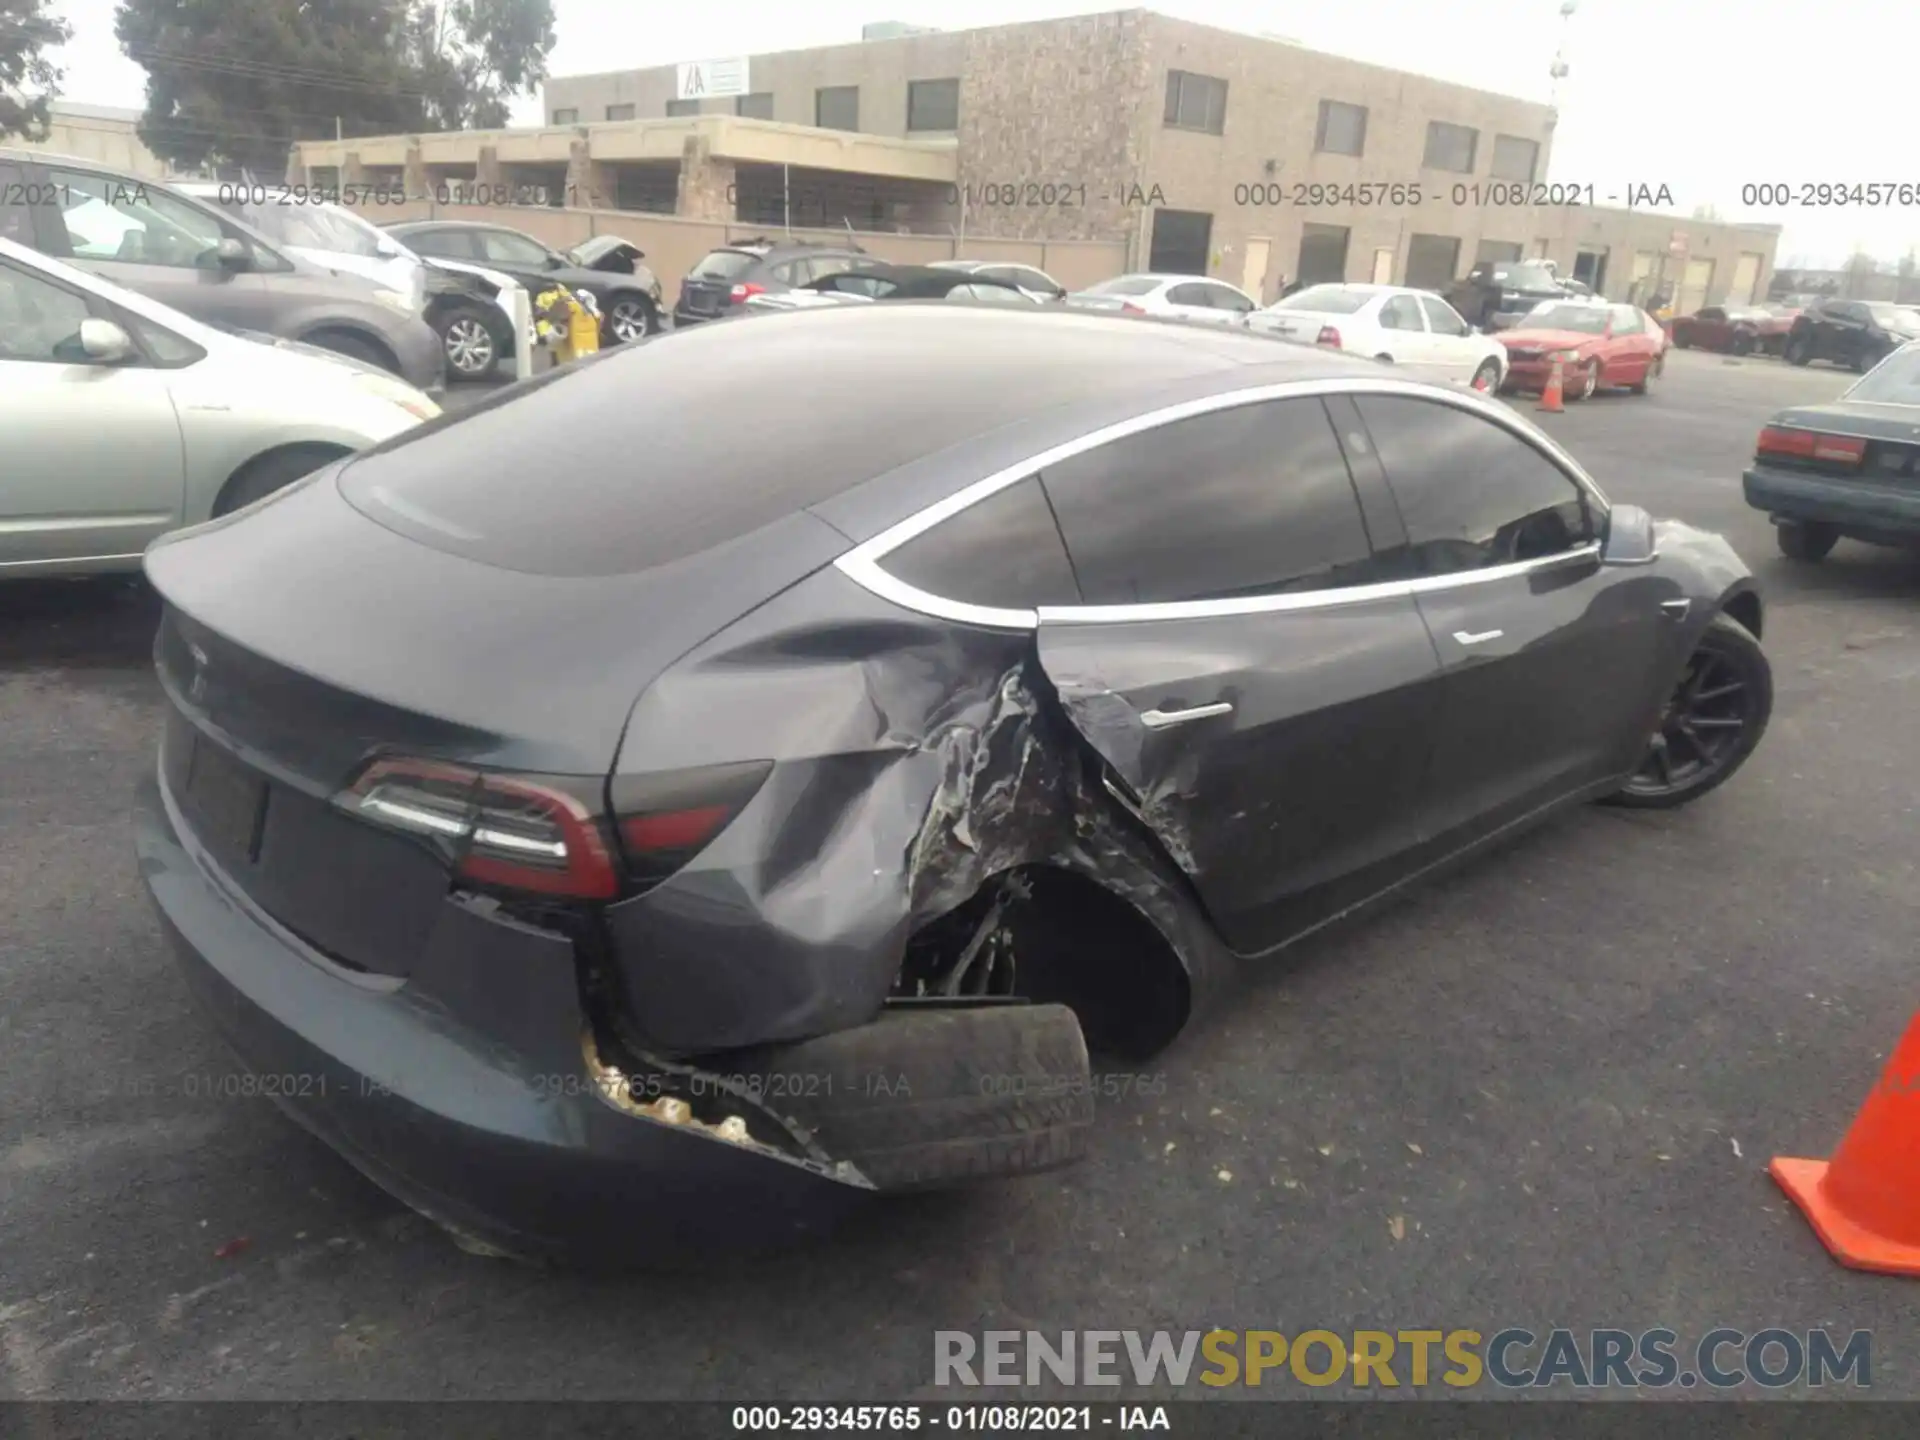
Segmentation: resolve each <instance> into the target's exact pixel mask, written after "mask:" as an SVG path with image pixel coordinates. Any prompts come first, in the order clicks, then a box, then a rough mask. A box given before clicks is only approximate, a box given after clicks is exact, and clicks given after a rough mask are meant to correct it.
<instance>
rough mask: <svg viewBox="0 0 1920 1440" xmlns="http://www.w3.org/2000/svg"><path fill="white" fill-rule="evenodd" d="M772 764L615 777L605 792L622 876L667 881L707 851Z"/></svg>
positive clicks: (644, 881)
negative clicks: (623, 862)
mask: <svg viewBox="0 0 1920 1440" xmlns="http://www.w3.org/2000/svg"><path fill="white" fill-rule="evenodd" d="M772 769H773V764H772V762H771V761H767V760H750V761H747V762H745V763H743V764H738V765H709V766H704V767H702V768H701V769H698V770H674V771H668V772H667V773H665V774H662V775H616V776H614V777H613V782H612V784H611V785H610V786H609V789H608V794H609V796H610V798H611V800H612V802H613V810H614V813H615V814H616V815H618V816H619V817H620V820H619V827H618V828H619V836H620V849H621V852H622V853H623V854H624V855H625V857H626V862H627V874H628V875H629V876H631V877H632V878H633V879H634V880H635V881H636V882H639V883H641V884H648V883H655V882H658V881H661V880H664V879H666V878H667V877H668V876H669V875H671V874H673V873H674V872H675V871H676V870H678V869H679V868H680V867H681V866H683V865H685V864H686V863H687V862H688V861H689V860H691V859H693V857H694V856H696V855H698V854H699V853H700V852H701V851H702V850H704V849H706V848H707V846H708V845H709V844H711V843H712V842H713V840H714V839H715V837H716V836H718V835H719V834H720V832H721V831H722V830H724V829H726V828H727V826H728V825H729V824H731V823H732V822H733V818H734V816H736V815H738V814H739V813H740V812H741V811H742V810H744V809H745V808H746V805H747V802H748V801H749V800H751V799H753V797H754V795H755V794H757V793H758V792H759V789H760V786H761V783H762V782H763V781H765V779H766V778H767V774H768V772H769V771H771V770H772Z"/></svg>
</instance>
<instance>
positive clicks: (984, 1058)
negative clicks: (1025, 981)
mask: <svg viewBox="0 0 1920 1440" xmlns="http://www.w3.org/2000/svg"><path fill="white" fill-rule="evenodd" d="M907 1027H911V1033H910V1043H905V1044H903V1042H902V1035H901V1031H902V1030H903V1029H905V1028H907ZM716 1068H717V1069H723V1070H724V1071H726V1072H727V1073H728V1074H730V1075H748V1076H751V1075H755V1074H764V1075H765V1076H766V1077H767V1078H768V1079H769V1081H779V1082H784V1083H774V1084H770V1085H769V1086H768V1087H767V1088H766V1089H764V1090H763V1091H762V1094H763V1095H764V1098H765V1103H767V1104H768V1105H770V1106H772V1107H773V1108H774V1109H776V1110H779V1111H781V1112H782V1113H783V1114H785V1115H786V1116H787V1118H789V1119H790V1120H792V1121H794V1122H795V1123H797V1124H800V1125H802V1126H805V1127H806V1128H807V1129H808V1130H811V1131H812V1132H813V1135H814V1139H815V1141H816V1142H817V1143H818V1144H819V1146H820V1148H821V1149H822V1150H824V1151H825V1152H826V1153H827V1154H828V1155H829V1156H831V1157H832V1158H833V1159H835V1160H845V1161H848V1162H850V1163H851V1164H852V1165H854V1166H855V1167H856V1168H857V1169H858V1170H859V1171H860V1173H861V1174H863V1175H865V1176H866V1177H867V1179H868V1180H870V1181H872V1182H873V1185H874V1187H875V1188H876V1189H879V1190H883V1191H888V1192H893V1191H902V1190H933V1189H945V1188H949V1187H953V1186H957V1185H962V1184H967V1183H970V1182H972V1181H976V1180H988V1179H996V1178H1000V1177H1004V1176H1009V1175H1026V1174H1032V1173H1034V1172H1036V1171H1041V1170H1053V1169H1058V1168H1059V1167H1061V1166H1063V1165H1068V1164H1071V1163H1072V1162H1073V1161H1075V1160H1078V1159H1079V1158H1080V1157H1081V1155H1082V1154H1083V1153H1084V1152H1085V1149H1086V1141H1087V1132H1088V1129H1089V1127H1090V1126H1091V1124H1092V1121H1093V1090H1092V1084H1091V1078H1090V1075H1091V1071H1090V1065H1089V1062H1088V1058H1087V1042H1086V1039H1085V1038H1084V1036H1083V1035H1082V1033H1081V1030H1080V1022H1079V1020H1078V1019H1077V1018H1076V1017H1075V1015H1074V1013H1073V1011H1072V1010H1070V1009H1068V1008H1067V1007H1066V1006H1064V1005H1019V1006H1014V1005H1008V1006H991V1007H985V1008H981V1009H971V1010H968V1009H961V1010H935V1011H928V1012H924V1013H920V1014H906V1015H903V1014H901V1012H898V1011H895V1012H888V1013H885V1014H883V1015H882V1017H881V1018H880V1019H879V1020H877V1021H875V1022H874V1023H872V1024H868V1025H861V1026H858V1027H856V1028H855V1029H852V1030H842V1031H838V1032H836V1033H834V1034H830V1035H823V1036H820V1037H819V1038H818V1039H814V1040H806V1041H801V1042H800V1043H798V1044H796V1045H791V1046H776V1047H769V1048H768V1049H764V1050H760V1051H757V1052H755V1053H754V1054H753V1055H752V1056H751V1057H746V1056H738V1055H729V1056H727V1057H726V1058H725V1063H724V1064H718V1063H716ZM796 1074H797V1075H803V1076H805V1077H806V1083H805V1084H795V1083H793V1082H792V1080H791V1079H790V1078H789V1077H792V1076H794V1075H796Z"/></svg>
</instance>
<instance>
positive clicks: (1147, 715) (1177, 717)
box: [1140, 700, 1233, 730]
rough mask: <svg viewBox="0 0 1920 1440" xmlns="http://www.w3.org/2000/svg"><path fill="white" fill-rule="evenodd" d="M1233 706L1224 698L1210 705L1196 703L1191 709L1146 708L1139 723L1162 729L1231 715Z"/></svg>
mask: <svg viewBox="0 0 1920 1440" xmlns="http://www.w3.org/2000/svg"><path fill="white" fill-rule="evenodd" d="M1232 713H1233V706H1232V705H1230V704H1228V703H1227V702H1226V701H1225V700H1221V701H1218V702H1216V703H1215V704H1212V705H1196V706H1194V707H1193V708H1192V709H1191V710H1148V711H1146V712H1144V713H1143V714H1142V715H1141V716H1140V723H1141V724H1142V725H1144V726H1146V727H1147V728H1148V729H1149V730H1164V729H1166V728H1167V727H1168V726H1169V725H1184V724H1186V723H1187V722H1188V721H1189V720H1205V719H1207V718H1209V717H1210V716H1214V715H1231V714H1232Z"/></svg>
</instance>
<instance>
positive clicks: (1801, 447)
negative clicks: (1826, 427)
mask: <svg viewBox="0 0 1920 1440" xmlns="http://www.w3.org/2000/svg"><path fill="white" fill-rule="evenodd" d="M1754 453H1755V454H1756V455H1784V456H1789V457H1791V458H1793V459H1796V460H1824V461H1829V462H1832V463H1834V464H1839V465H1858V464H1859V463H1860V462H1861V461H1862V460H1864V459H1866V456H1867V442H1866V441H1864V440H1856V439H1853V438H1852V437H1850V436H1846V435H1822V434H1820V433H1819V432H1818V431H1815V430H1796V429H1793V428H1792V427H1790V426H1785V425H1769V426H1767V427H1766V428H1765V429H1763V430H1762V431H1761V432H1760V439H1759V441H1758V443H1757V444H1756V445H1755V446H1754Z"/></svg>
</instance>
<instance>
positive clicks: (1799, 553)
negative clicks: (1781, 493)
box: [1773, 520, 1840, 564]
mask: <svg viewBox="0 0 1920 1440" xmlns="http://www.w3.org/2000/svg"><path fill="white" fill-rule="evenodd" d="M1773 538H1774V541H1775V543H1777V544H1778V545H1779V546H1780V553H1781V554H1782V555H1784V556H1786V557H1787V558H1788V559H1789V560H1800V561H1804V562H1806V563H1808V564H1817V563H1818V562H1819V561H1822V560H1824V559H1826V558H1827V554H1828V552H1830V551H1831V550H1832V549H1833V547H1834V546H1835V545H1836V544H1838V543H1839V540H1840V530H1839V527H1838V526H1834V525H1822V524H1820V523H1819V522H1818V521H1816V520H1782V521H1780V522H1778V523H1777V524H1775V526H1774V527H1773Z"/></svg>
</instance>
